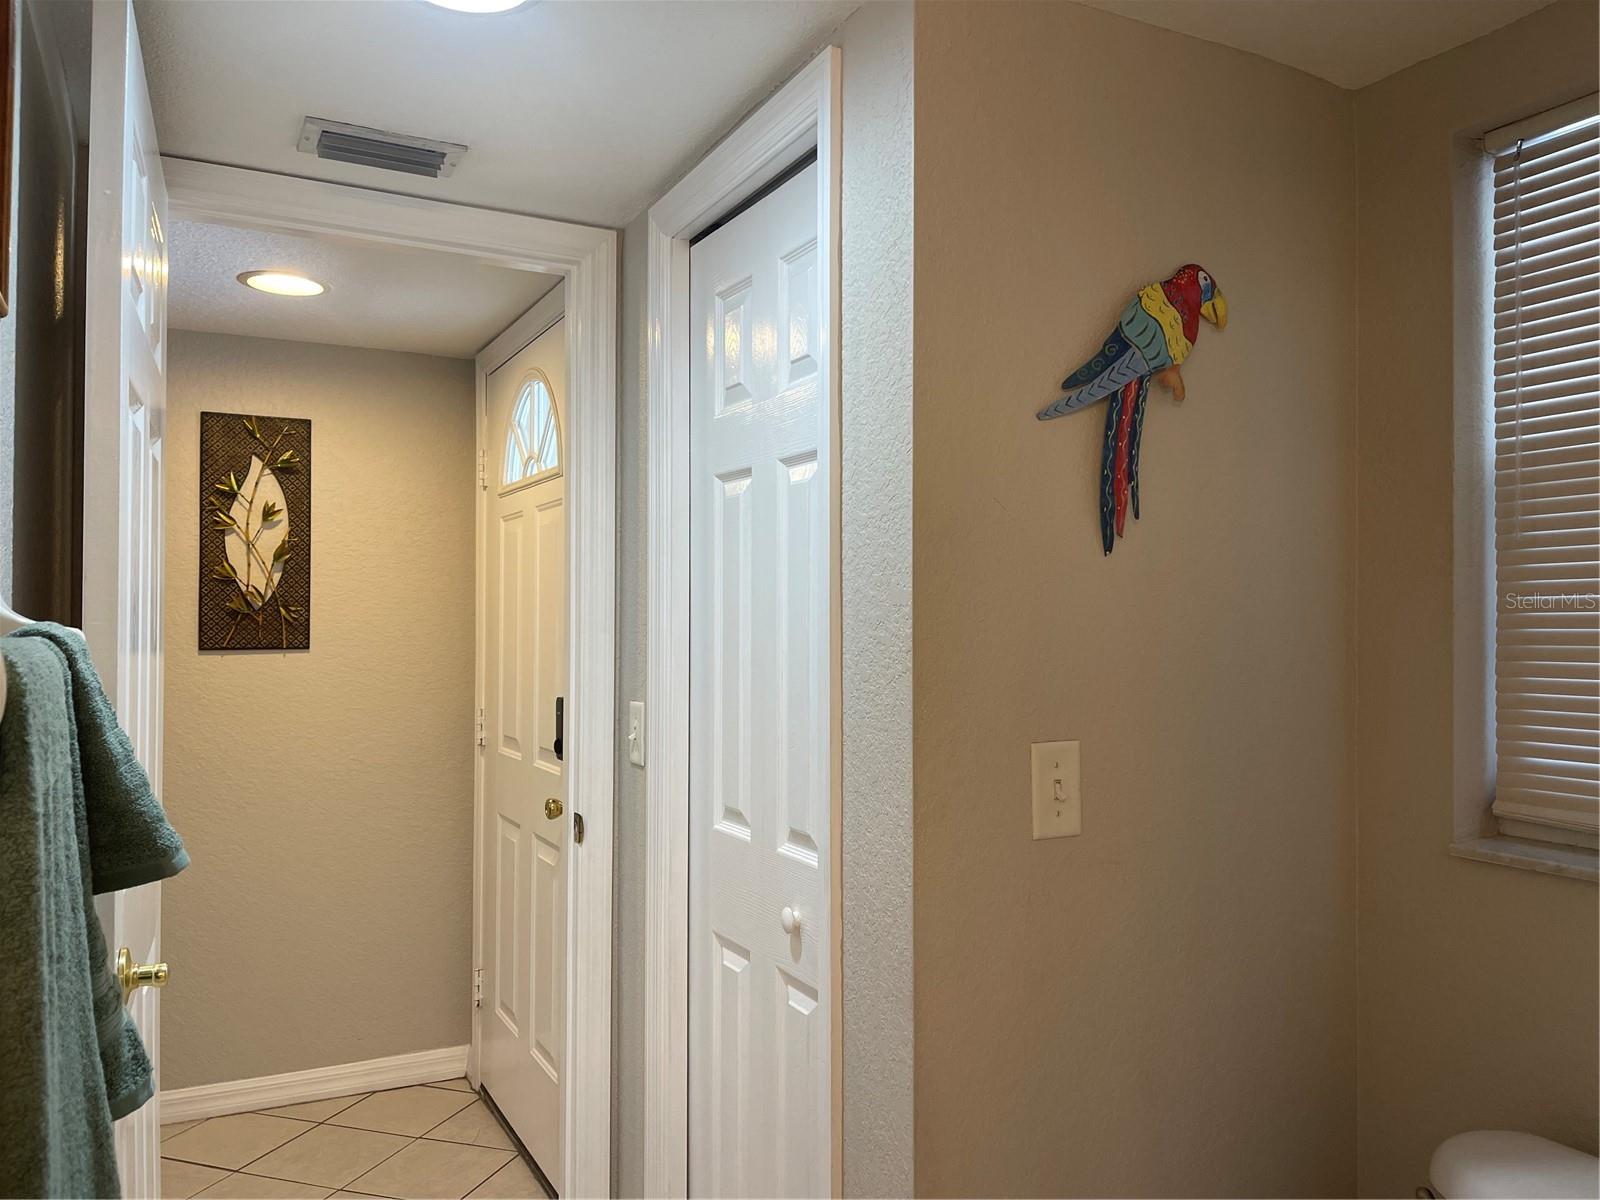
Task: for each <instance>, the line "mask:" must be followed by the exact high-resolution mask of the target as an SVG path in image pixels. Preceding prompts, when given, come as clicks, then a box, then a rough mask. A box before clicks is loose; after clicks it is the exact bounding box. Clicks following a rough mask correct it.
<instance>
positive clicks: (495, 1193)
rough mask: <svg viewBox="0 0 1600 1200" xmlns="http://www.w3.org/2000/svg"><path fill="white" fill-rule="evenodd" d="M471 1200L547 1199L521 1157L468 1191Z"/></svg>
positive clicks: (514, 1159)
mask: <svg viewBox="0 0 1600 1200" xmlns="http://www.w3.org/2000/svg"><path fill="white" fill-rule="evenodd" d="M467 1196H468V1197H469V1200H545V1190H544V1188H542V1187H540V1186H539V1181H538V1179H536V1178H535V1177H534V1174H533V1172H532V1171H530V1170H528V1164H527V1163H525V1162H523V1161H522V1159H521V1158H520V1157H518V1158H513V1159H512V1160H511V1161H510V1162H508V1163H507V1164H506V1165H505V1166H503V1167H501V1168H500V1169H499V1170H498V1171H496V1172H495V1173H494V1174H493V1175H491V1176H489V1178H488V1179H486V1180H484V1181H483V1182H482V1183H481V1184H479V1185H478V1186H477V1188H476V1189H474V1190H473V1191H470V1192H468V1193H467Z"/></svg>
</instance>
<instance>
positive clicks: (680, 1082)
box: [644, 46, 844, 1196]
mask: <svg viewBox="0 0 1600 1200" xmlns="http://www.w3.org/2000/svg"><path fill="white" fill-rule="evenodd" d="M841 61H842V59H841V53H840V50H839V48H838V47H837V46H829V47H827V48H826V49H824V50H823V51H822V52H821V53H820V54H818V55H817V56H816V57H815V58H813V59H812V60H811V61H810V62H809V63H807V64H806V66H804V67H803V68H801V70H800V71H799V73H798V74H796V75H795V76H794V77H793V78H792V79H791V80H790V81H789V82H788V83H786V84H785V85H784V86H783V87H782V88H780V89H779V90H778V91H777V92H776V93H774V94H773V95H772V96H771V97H770V98H769V99H768V100H767V101H766V102H765V103H763V104H762V105H761V106H760V108H758V109H757V110H756V111H755V112H753V113H751V114H750V116H748V117H747V118H745V120H744V121H743V122H742V123H741V124H740V125H739V127H738V128H737V129H735V130H734V131H733V132H732V133H730V134H729V135H728V136H727V137H726V138H725V139H723V141H722V142H720V143H719V144H718V145H717V147H716V148H715V149H713V150H712V151H711V152H710V153H709V154H708V155H706V157H705V158H703V159H702V160H701V161H700V163H699V164H698V165H697V166H695V168H694V169H693V170H692V171H690V172H689V174H688V175H687V176H685V177H684V179H683V180H682V181H681V182H679V183H678V184H677V185H676V186H675V187H674V188H673V189H672V190H671V191H670V192H668V193H667V194H666V195H665V196H664V197H662V198H661V199H660V200H659V201H657V202H656V203H655V204H654V205H652V206H651V208H650V213H649V217H648V221H647V224H648V232H647V234H646V236H647V237H648V239H649V263H650V268H649V269H650V275H649V292H648V306H649V319H648V326H647V328H648V334H649V343H650V344H649V365H648V379H649V413H650V416H649V430H648V437H649V445H648V455H647V457H648V460H649V487H648V508H649V529H648V562H649V566H648V573H649V589H650V599H649V617H648V630H649V660H648V664H647V680H648V681H647V685H646V702H647V705H648V708H647V712H648V713H649V719H648V721H647V722H646V732H645V747H646V749H645V761H646V763H647V764H649V765H648V768H647V777H646V781H645V795H646V809H647V812H648V828H647V831H646V846H645V856H646V857H645V869H646V876H645V1081H644V1084H645V1086H644V1191H645V1194H646V1195H649V1196H686V1195H687V1194H688V1176H689V1112H688V1102H689V486H690V477H689V346H690V341H689V337H690V329H689V244H690V241H691V240H692V239H693V238H694V237H695V236H696V235H697V234H699V233H700V232H702V231H703V230H705V229H706V228H707V227H709V226H710V225H711V224H713V223H714V222H715V221H717V220H719V219H721V218H722V217H724V216H725V215H726V214H728V213H729V212H731V211H733V210H734V209H735V208H737V207H739V205H740V204H742V203H743V202H744V201H745V200H747V199H749V198H750V197H751V196H753V195H754V194H755V193H757V192H758V191H760V190H761V189H762V188H763V187H765V186H766V185H767V184H769V183H771V182H772V181H773V180H774V179H776V178H777V177H778V176H780V175H781V174H783V172H784V171H785V170H787V169H788V168H789V167H790V166H792V165H793V164H794V162H795V161H796V160H797V159H799V158H800V157H801V156H802V155H804V154H806V153H808V152H809V151H811V150H815V151H816V154H817V198H818V210H817V245H818V247H819V249H820V250H821V253H819V254H818V256H817V262H818V269H819V270H820V271H821V273H822V279H821V289H822V295H823V303H824V304H825V305H826V306H827V319H826V321H824V322H823V329H822V331H821V332H822V337H821V341H822V349H823V352H824V353H825V355H826V360H825V361H826V365H827V374H826V378H827V389H828V400H827V407H828V416H827V421H828V430H829V435H828V436H829V447H830V448H829V453H830V455H831V462H832V464H833V478H832V480H831V481H830V484H829V491H828V577H829V584H828V592H829V664H830V667H829V672H828V674H829V678H828V680H827V693H828V705H829V731H830V735H829V752H828V756H827V762H828V774H829V781H828V792H829V798H830V799H829V821H830V825H831V831H832V832H831V836H830V841H829V846H830V850H831V853H830V863H829V872H830V875H831V879H830V884H829V912H827V913H826V914H822V915H821V921H822V922H823V923H824V924H825V926H826V935H825V937H826V941H827V943H828V946H829V950H828V953H827V954H826V955H825V956H824V959H823V961H824V964H825V971H824V979H823V984H824V989H825V991H826V992H827V994H828V997H829V1025H828V1027H829V1031H830V1036H831V1039H832V1047H831V1055H830V1058H831V1069H830V1072H829V1074H830V1080H829V1090H830V1091H831V1093H832V1111H833V1120H832V1138H831V1148H830V1158H831V1161H830V1163H829V1177H830V1178H831V1180H832V1187H833V1192H834V1194H835V1195H839V1194H841V1193H842V1187H843V1178H842V1169H843V1155H842V1153H841V1145H842V1137H843V1129H842V1113H843V1102H842V1081H843V1071H842V1070H841V1063H842V1041H841V1038H842V1034H843V1028H844V1021H843V1014H842V1012H841V1008H842V1003H841V995H842V993H841V990H840V984H841V977H842V973H841V969H840V964H841V940H840V929H841V923H840V921H839V913H840V911H841V903H840V894H841V888H840V870H839V868H840V861H841V855H840V849H841V840H840V832H841V821H840V815H841V797H842V791H841V771H840V764H841V744H842V741H841V713H842V709H843V704H842V700H841V695H840V678H841V673H840V670H839V663H840V654H841V650H840V647H841V641H840V635H841V623H840V580H839V552H840V525H839V512H840V495H841V493H840V488H839V463H840V456H839V429H840V421H839V395H840V393H839V383H840V373H839V368H840V356H839V313H840V300H839V296H840V292H839V261H840V260H839V210H840V142H839V125H840V81H841ZM810 920H811V918H810V916H809V915H808V916H807V921H808V922H809V921H810Z"/></svg>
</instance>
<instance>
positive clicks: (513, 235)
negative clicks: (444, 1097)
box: [162, 158, 617, 1196]
mask: <svg viewBox="0 0 1600 1200" xmlns="http://www.w3.org/2000/svg"><path fill="white" fill-rule="evenodd" d="M162 163H163V165H164V167H165V169H166V178H167V191H168V195H169V197H170V205H171V212H172V216H173V217H176V218H183V219H186V220H195V221H214V222H220V223H223V224H228V225H238V226H243V227H245V228H251V229H264V230H268V231H277V232H283V233H300V234H312V235H324V236H336V237H344V238H356V239H359V240H363V241H375V242H381V243H386V244H389V245H399V246H414V247H418V248H420V249H424V250H437V251H442V252H444V253H448V254H459V255H464V256H466V257H468V258H473V259H477V260H480V261H482V262H485V263H490V264H492V265H495V266H501V267H509V268H512V269H514V270H531V271H542V272H545V273H547V274H551V275H559V276H561V277H562V278H563V279H564V280H565V289H564V290H565V293H566V295H565V312H566V316H567V318H568V321H569V324H568V326H567V379H568V384H567V386H568V397H569V405H568V417H567V428H566V452H567V461H566V462H565V464H564V470H565V472H566V504H567V506H568V522H569V524H568V537H569V539H570V541H569V545H570V551H569V558H568V578H567V612H568V619H569V627H568V628H569V637H570V639H571V646H572V655H571V661H570V664H569V667H568V671H569V677H568V681H567V689H566V693H565V694H566V695H567V696H568V697H569V698H570V699H571V703H570V704H569V706H568V711H567V718H566V724H567V729H566V736H565V752H566V768H567V778H568V788H569V791H568V795H569V797H570V802H571V804H572V805H573V807H574V810H575V811H577V812H580V813H582V814H583V818H584V822H585V824H586V826H587V836H586V838H585V840H584V843H583V845H582V846H581V847H571V849H570V850H569V853H568V855H567V860H568V862H569V863H570V864H571V866H570V868H569V874H568V876H567V887H568V903H567V947H568V963H567V966H568V970H567V1010H566V1011H567V1031H566V1045H565V1057H564V1061H565V1063H566V1064H567V1066H568V1070H567V1072H566V1084H565V1091H564V1097H565V1108H566V1113H567V1128H566V1134H565V1139H564V1145H563V1151H564V1161H565V1164H566V1171H567V1187H566V1191H567V1192H568V1194H570V1195H575V1196H604V1195H610V1193H611V887H612V796H613V782H614V779H613V776H614V772H615V759H614V754H613V741H614V732H615V719H614V718H615V691H616V670H615V661H616V529H617V500H616V497H617V480H616V466H617V463H616V444H617V380H616V373H617V235H616V232H615V231H614V230H610V229H598V228H595V227H593V226H588V225H579V224H574V223H572V222H568V221H554V220H549V219H546V218H543V217H530V216H523V215H521V214H517V213H507V212H497V211H494V210H490V209H480V208H473V207H470V206H468V205H463V204H446V203H443V202H441V201H437V200H428V199H425V198H422V197H418V196H404V195H397V194H394V193H390V192H379V191H371V190H368V189H366V188H358V187H351V186H348V185H346V184H336V183H324V182H322V181H320V180H313V179H301V178H296V177H293V176H286V175H271V174H266V173H263V172H259V171H248V170H244V169H242V168H239V167H226V166H220V165H218V164H215V163H202V162H191V161H187V160H183V159H173V158H164V159H162ZM543 304H544V302H543V301H541V302H540V304H537V305H535V306H534V308H533V310H531V311H530V313H529V314H528V317H524V318H522V319H519V320H518V321H517V322H515V323H514V324H513V325H512V327H511V328H510V329H508V330H506V332H505V333H503V334H501V335H500V336H499V337H498V338H496V339H494V340H493V341H492V342H490V344H489V345H488V346H486V347H485V348H484V350H483V351H481V352H480V354H479V356H478V365H477V377H478V378H477V389H478V411H479V414H480V420H479V424H478V436H479V442H478V451H479V453H480V455H487V456H488V459H489V461H491V462H493V461H497V459H496V457H495V456H496V454H497V452H498V451H500V450H503V447H490V446H487V445H485V443H484V441H483V437H484V430H483V423H482V419H481V415H482V413H483V409H484V399H485V395H486V390H485V388H486V384H485V380H486V378H487V373H488V371H490V370H492V369H493V368H494V367H495V366H498V365H500V363H502V362H504V361H505V360H506V359H507V358H509V357H510V356H511V354H512V353H514V352H515V351H516V350H517V349H520V347H521V346H522V345H526V344H527V342H528V341H531V340H532V338H533V336H534V335H533V334H530V335H529V336H527V337H526V338H524V339H523V341H521V342H520V343H518V344H517V345H515V346H512V345H510V342H511V341H512V340H514V338H515V337H516V336H518V335H519V331H520V330H521V329H522V328H523V327H524V325H525V322H527V321H528V320H529V319H530V318H532V317H533V314H534V313H537V312H538V311H539V310H540V308H541V306H542V305H543ZM534 332H535V334H536V333H537V332H540V331H537V330H536V331H534ZM497 356H498V358H497ZM462 486H463V487H466V486H472V487H474V488H475V489H476V492H477V497H478V502H477V505H476V508H477V528H476V531H475V538H476V543H477V564H476V575H477V593H478V603H477V610H478V613H477V660H478V673H477V685H476V691H475V697H476V700H475V703H477V704H479V705H481V704H482V703H483V694H484V692H483V687H484V673H483V646H484V637H483V634H484V629H483V621H484V617H483V607H484V605H483V599H484V597H483V588H484V552H483V546H484V520H485V508H484V496H485V492H484V490H483V489H482V488H477V486H476V483H475V482H471V467H470V466H469V465H468V464H465V463H464V464H462ZM470 717H471V714H469V713H463V714H462V726H461V728H462V734H461V736H463V737H467V736H470V731H471V724H470ZM482 759H483V756H482V754H481V753H480V754H479V755H478V765H477V769H476V780H475V785H474V794H475V800H474V818H473V831H474V833H473V840H474V852H473V968H474V970H477V969H478V968H480V967H481V966H482V965H483V937H484V936H485V923H484V921H483V881H484V874H485V871H484V863H483V861H482V853H481V846H482V843H483V839H482V837H481V836H480V831H481V830H482V828H483V820H484V803H483V764H482ZM470 997H471V981H470V980H462V1002H463V1003H464V1004H468V1005H470V1004H472V1000H471V998H470ZM489 1011H491V1009H490V1007H489V1004H488V1003H487V998H486V1003H485V1004H484V1006H483V1007H474V1008H473V1010H472V1029H473V1040H472V1045H473V1051H472V1054H471V1057H470V1060H469V1066H468V1070H469V1074H471V1075H473V1076H474V1077H475V1075H476V1071H477V1050H478V1046H479V1040H480V1022H481V1021H482V1019H483V1017H484V1015H485V1014H486V1013H488V1012H489Z"/></svg>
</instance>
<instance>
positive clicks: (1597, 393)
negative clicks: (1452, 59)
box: [1485, 98, 1600, 834]
mask: <svg viewBox="0 0 1600 1200" xmlns="http://www.w3.org/2000/svg"><path fill="white" fill-rule="evenodd" d="M1594 113H1595V105H1594V100H1593V98H1590V99H1589V100H1588V101H1580V102H1578V103H1577V104H1576V105H1568V106H1566V107H1565V108H1563V109H1561V110H1558V111H1557V112H1555V113H1551V114H1549V116H1548V120H1547V122H1545V123H1542V124H1541V122H1540V121H1539V120H1538V119H1537V118H1536V119H1535V120H1534V121H1531V122H1519V123H1518V125H1517V126H1515V127H1514V133H1515V139H1514V140H1512V141H1510V143H1509V145H1504V144H1503V143H1502V144H1501V145H1497V144H1496V140H1495V137H1494V135H1490V137H1489V138H1487V139H1485V144H1486V146H1488V147H1489V148H1490V149H1491V151H1499V153H1496V155H1495V162H1494V435H1495V440H1494V444H1495V462H1494V468H1495V493H1494V495H1495V577H1496V583H1497V587H1496V592H1497V604H1496V608H1497V614H1496V628H1495V713H1496V740H1497V750H1498V759H1499V765H1498V782H1497V786H1496V796H1495V802H1494V811H1495V815H1496V816H1498V817H1500V818H1501V819H1502V820H1506V821H1515V822H1518V823H1519V824H1521V823H1527V824H1534V825H1540V826H1545V827H1548V828H1553V829H1558V830H1566V831H1570V832H1576V833H1580V834H1592V833H1593V832H1594V831H1595V830H1596V829H1597V827H1600V120H1597V119H1596V117H1595V115H1594Z"/></svg>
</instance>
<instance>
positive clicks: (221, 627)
mask: <svg viewBox="0 0 1600 1200" xmlns="http://www.w3.org/2000/svg"><path fill="white" fill-rule="evenodd" d="M200 430H201V432H200V445H201V476H202V478H201V487H202V488H203V489H204V491H203V495H202V503H201V530H200V540H201V564H200V649H202V650H302V649H306V648H308V647H309V646H310V644H311V630H310V613H309V606H310V533H311V530H310V496H311V479H310V472H311V422H310V421H305V420H297V419H288V420H285V419H279V418H267V417H254V416H241V415H237V414H232V413H202V414H201V417H200Z"/></svg>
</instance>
